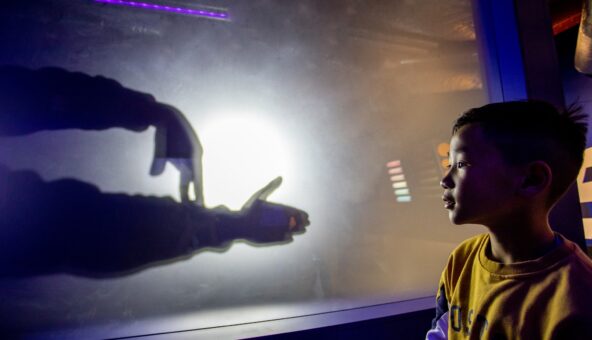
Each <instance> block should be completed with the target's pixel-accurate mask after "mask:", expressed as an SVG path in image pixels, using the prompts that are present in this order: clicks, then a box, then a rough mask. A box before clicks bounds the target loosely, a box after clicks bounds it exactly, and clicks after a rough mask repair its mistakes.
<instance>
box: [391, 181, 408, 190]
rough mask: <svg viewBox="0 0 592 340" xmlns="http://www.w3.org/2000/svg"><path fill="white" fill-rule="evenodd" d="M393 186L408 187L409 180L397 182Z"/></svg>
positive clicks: (397, 187) (398, 187)
mask: <svg viewBox="0 0 592 340" xmlns="http://www.w3.org/2000/svg"><path fill="white" fill-rule="evenodd" d="M393 188H395V189H402V188H407V182H395V183H393Z"/></svg>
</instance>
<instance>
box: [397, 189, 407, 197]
mask: <svg viewBox="0 0 592 340" xmlns="http://www.w3.org/2000/svg"><path fill="white" fill-rule="evenodd" d="M395 195H397V196H405V195H409V189H397V190H395Z"/></svg>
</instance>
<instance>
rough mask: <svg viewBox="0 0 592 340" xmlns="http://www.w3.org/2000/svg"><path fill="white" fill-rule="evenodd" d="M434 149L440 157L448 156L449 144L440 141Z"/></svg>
mask: <svg viewBox="0 0 592 340" xmlns="http://www.w3.org/2000/svg"><path fill="white" fill-rule="evenodd" d="M436 151H437V152H438V155H439V156H440V157H448V152H449V151H450V144H448V143H440V144H438V146H437V147H436Z"/></svg>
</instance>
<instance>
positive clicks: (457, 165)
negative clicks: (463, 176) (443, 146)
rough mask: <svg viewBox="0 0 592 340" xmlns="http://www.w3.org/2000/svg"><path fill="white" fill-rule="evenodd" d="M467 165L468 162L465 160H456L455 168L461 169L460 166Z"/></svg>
mask: <svg viewBox="0 0 592 340" xmlns="http://www.w3.org/2000/svg"><path fill="white" fill-rule="evenodd" d="M467 166H469V163H467V162H463V161H460V162H456V168H457V169H462V168H464V167H467Z"/></svg>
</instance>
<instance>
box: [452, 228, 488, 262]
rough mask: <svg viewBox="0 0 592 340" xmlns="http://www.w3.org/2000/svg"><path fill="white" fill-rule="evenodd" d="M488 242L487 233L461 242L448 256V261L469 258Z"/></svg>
mask: <svg viewBox="0 0 592 340" xmlns="http://www.w3.org/2000/svg"><path fill="white" fill-rule="evenodd" d="M488 241H489V234H487V233H483V234H479V235H475V236H473V237H470V238H468V239H466V240H464V241H462V242H461V243H460V244H459V245H458V246H456V248H454V250H453V251H452V253H451V254H450V259H449V261H451V260H462V259H466V258H467V257H469V256H471V254H474V255H476V254H477V253H478V251H479V249H481V247H482V246H483V245H485V244H487V242H488Z"/></svg>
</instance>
